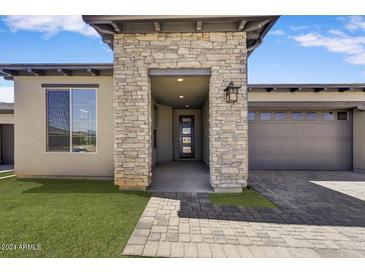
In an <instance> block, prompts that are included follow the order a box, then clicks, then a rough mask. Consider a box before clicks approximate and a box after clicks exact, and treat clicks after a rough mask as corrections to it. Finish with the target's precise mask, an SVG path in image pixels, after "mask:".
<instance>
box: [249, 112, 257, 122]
mask: <svg viewBox="0 0 365 274" xmlns="http://www.w3.org/2000/svg"><path fill="white" fill-rule="evenodd" d="M247 119H248V120H249V121H254V120H255V119H256V113H255V112H248V115H247Z"/></svg>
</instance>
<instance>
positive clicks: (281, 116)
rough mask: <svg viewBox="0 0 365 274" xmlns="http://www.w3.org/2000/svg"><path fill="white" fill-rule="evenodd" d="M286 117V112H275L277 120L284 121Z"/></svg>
mask: <svg viewBox="0 0 365 274" xmlns="http://www.w3.org/2000/svg"><path fill="white" fill-rule="evenodd" d="M285 118H286V113H285V112H275V120H276V121H283V120H285Z"/></svg>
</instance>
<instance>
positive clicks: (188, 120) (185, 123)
mask: <svg viewBox="0 0 365 274" xmlns="http://www.w3.org/2000/svg"><path fill="white" fill-rule="evenodd" d="M182 122H183V124H184V125H190V124H191V118H182Z"/></svg>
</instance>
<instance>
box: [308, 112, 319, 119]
mask: <svg viewBox="0 0 365 274" xmlns="http://www.w3.org/2000/svg"><path fill="white" fill-rule="evenodd" d="M316 118H317V114H316V113H315V112H306V113H305V119H306V120H309V121H313V120H316Z"/></svg>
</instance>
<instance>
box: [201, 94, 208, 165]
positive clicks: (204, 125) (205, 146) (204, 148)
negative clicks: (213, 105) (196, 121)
mask: <svg viewBox="0 0 365 274" xmlns="http://www.w3.org/2000/svg"><path fill="white" fill-rule="evenodd" d="M202 160H203V162H204V163H205V164H206V165H207V166H209V100H208V99H207V100H206V101H205V102H204V104H203V107H202Z"/></svg>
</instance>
